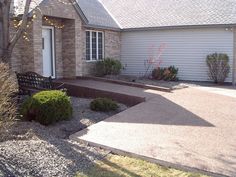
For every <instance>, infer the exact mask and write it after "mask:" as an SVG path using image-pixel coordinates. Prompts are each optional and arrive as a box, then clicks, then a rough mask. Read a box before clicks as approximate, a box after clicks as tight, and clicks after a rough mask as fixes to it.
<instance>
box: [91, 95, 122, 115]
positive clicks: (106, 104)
mask: <svg viewBox="0 0 236 177" xmlns="http://www.w3.org/2000/svg"><path fill="white" fill-rule="evenodd" d="M118 108H119V106H118V104H117V103H116V102H115V101H113V100H111V99H109V98H96V99H94V100H93V101H92V102H91V103H90V109H91V110H93V111H102V112H108V111H115V110H117V109H118Z"/></svg>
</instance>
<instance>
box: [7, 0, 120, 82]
mask: <svg viewBox="0 0 236 177" xmlns="http://www.w3.org/2000/svg"><path fill="white" fill-rule="evenodd" d="M44 16H46V17H47V18H48V19H50V20H52V21H53V22H54V23H57V24H61V25H62V24H63V25H64V28H62V29H58V28H54V33H55V34H54V37H55V47H54V49H55V69H56V78H74V77H76V76H83V75H89V74H91V73H92V71H93V67H94V62H87V61H86V60H85V51H86V50H85V47H86V45H85V42H86V40H85V39H86V33H85V31H86V30H87V28H85V27H84V24H83V21H82V20H81V18H80V16H79V15H78V13H77V12H76V10H75V8H74V7H73V6H72V5H63V4H62V3H60V2H59V1H58V0H50V1H48V3H47V4H45V5H43V7H41V13H39V12H37V18H36V19H35V20H34V21H33V23H32V25H31V26H30V27H29V28H28V30H27V33H28V36H29V39H30V41H25V40H24V39H20V40H19V41H18V43H17V45H16V47H15V49H14V51H13V55H12V59H11V64H12V68H13V70H14V71H17V72H25V71H34V72H37V73H39V74H43V58H42V57H43V56H42V30H43V26H50V24H48V23H47V22H46V21H45V20H44V18H43V17H44ZM93 30H97V31H103V33H104V53H105V57H112V58H116V59H120V32H119V31H112V30H105V29H99V30H98V29H93Z"/></svg>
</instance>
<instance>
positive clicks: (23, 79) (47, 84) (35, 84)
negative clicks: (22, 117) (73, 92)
mask: <svg viewBox="0 0 236 177" xmlns="http://www.w3.org/2000/svg"><path fill="white" fill-rule="evenodd" d="M16 77H17V81H18V86H19V95H32V94H33V93H36V92H39V91H43V90H58V89H61V90H64V89H63V88H62V86H63V85H64V84H62V85H60V86H58V87H54V86H53V82H52V81H53V79H52V77H44V76H41V75H39V74H37V73H35V72H26V73H16Z"/></svg>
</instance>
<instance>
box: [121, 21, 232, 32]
mask: <svg viewBox="0 0 236 177" xmlns="http://www.w3.org/2000/svg"><path fill="white" fill-rule="evenodd" d="M209 27H210V28H215V27H229V28H230V27H236V24H235V23H232V24H208V25H179V26H159V27H140V28H123V29H121V31H124V32H128V31H150V30H167V29H169V30H170V29H191V28H209Z"/></svg>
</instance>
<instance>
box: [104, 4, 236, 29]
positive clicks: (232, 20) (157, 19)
mask: <svg viewBox="0 0 236 177" xmlns="http://www.w3.org/2000/svg"><path fill="white" fill-rule="evenodd" d="M100 1H101V2H102V4H103V5H104V6H105V7H106V8H107V9H108V10H109V11H110V13H112V15H113V17H114V18H115V19H116V20H117V21H118V23H119V24H120V26H121V28H123V29H127V28H145V27H168V26H192V25H223V24H236V0H197V1H196V0H135V1H134V0H100Z"/></svg>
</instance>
